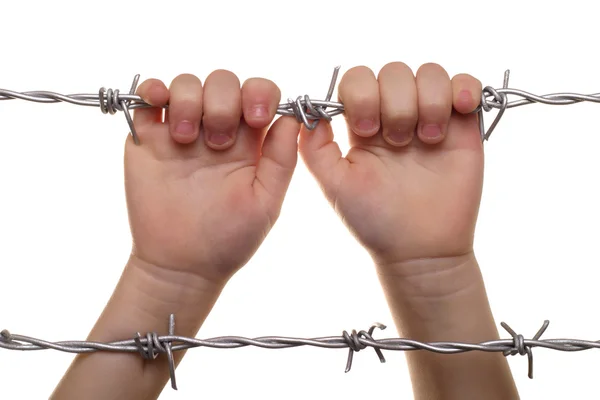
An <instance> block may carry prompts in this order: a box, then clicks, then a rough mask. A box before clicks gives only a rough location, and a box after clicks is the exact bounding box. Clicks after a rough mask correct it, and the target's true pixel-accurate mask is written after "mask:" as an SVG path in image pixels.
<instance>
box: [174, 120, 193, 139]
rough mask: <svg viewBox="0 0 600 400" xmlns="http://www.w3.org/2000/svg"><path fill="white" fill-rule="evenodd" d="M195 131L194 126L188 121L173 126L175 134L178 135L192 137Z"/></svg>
mask: <svg viewBox="0 0 600 400" xmlns="http://www.w3.org/2000/svg"><path fill="white" fill-rule="evenodd" d="M195 130H196V128H195V127H194V124H193V123H191V122H190V121H181V122H180V123H178V124H177V125H176V126H175V133H177V134H178V135H185V136H188V135H192V134H193V133H194V131H195Z"/></svg>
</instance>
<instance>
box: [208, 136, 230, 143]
mask: <svg viewBox="0 0 600 400" xmlns="http://www.w3.org/2000/svg"><path fill="white" fill-rule="evenodd" d="M230 140H231V136H229V135H226V134H224V133H211V134H209V135H208V141H209V142H211V143H212V144H214V145H216V146H222V145H224V144H226V143H228V142H229V141H230Z"/></svg>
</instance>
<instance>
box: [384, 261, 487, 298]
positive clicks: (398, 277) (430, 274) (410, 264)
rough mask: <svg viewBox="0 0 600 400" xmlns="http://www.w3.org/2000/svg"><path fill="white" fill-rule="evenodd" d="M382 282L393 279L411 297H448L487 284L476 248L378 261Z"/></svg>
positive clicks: (407, 296) (399, 288)
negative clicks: (458, 252) (390, 260)
mask: <svg viewBox="0 0 600 400" xmlns="http://www.w3.org/2000/svg"><path fill="white" fill-rule="evenodd" d="M376 269H377V273H378V275H379V277H380V279H381V280H382V282H386V281H389V282H392V283H393V285H394V287H395V288H397V289H398V290H401V291H402V292H403V295H404V296H405V297H406V298H407V299H411V298H412V299H413V300H414V301H418V300H419V299H427V301H430V302H431V301H434V300H435V299H439V300H442V301H446V300H448V298H451V297H453V296H454V295H457V294H459V293H461V292H464V291H468V290H469V288H472V287H473V286H477V285H483V280H482V276H481V270H480V269H479V264H478V263H477V260H476V258H475V254H474V253H473V251H472V250H471V251H469V252H466V253H463V254H458V255H452V256H443V257H421V258H416V259H411V260H404V261H401V262H393V263H376Z"/></svg>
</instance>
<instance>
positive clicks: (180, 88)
mask: <svg viewBox="0 0 600 400" xmlns="http://www.w3.org/2000/svg"><path fill="white" fill-rule="evenodd" d="M170 92H171V99H170V101H169V118H168V123H169V131H170V132H171V137H172V138H173V139H174V140H175V141H176V142H178V143H184V144H185V143H192V142H194V141H195V140H196V139H197V138H198V135H199V133H200V121H201V119H202V103H203V100H202V82H201V81H200V79H198V78H197V77H196V76H194V75H191V74H181V75H179V76H177V77H176V78H175V79H174V80H173V82H171V86H170Z"/></svg>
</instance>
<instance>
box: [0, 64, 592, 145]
mask: <svg viewBox="0 0 600 400" xmlns="http://www.w3.org/2000/svg"><path fill="white" fill-rule="evenodd" d="M339 70H340V66H337V67H335V68H334V70H333V75H332V77H331V81H330V84H329V90H328V91H327V94H326V96H325V100H313V99H311V98H310V97H309V96H308V95H304V96H298V97H297V98H296V99H291V98H290V99H288V101H287V103H282V104H279V106H278V107H277V111H276V113H277V114H278V115H285V116H294V117H296V119H297V120H298V122H301V123H303V124H304V125H305V126H306V128H307V129H309V130H313V129H314V128H316V126H317V124H318V123H319V121H320V120H327V121H331V120H332V119H333V117H335V116H336V115H340V114H343V113H344V105H343V104H342V103H340V102H336V101H331V97H332V95H333V92H334V90H335V85H336V82H337V78H338V74H339ZM509 76H510V70H506V71H505V73H504V84H503V85H502V87H501V88H499V89H494V88H493V87H491V86H486V87H485V88H483V90H482V92H481V103H480V105H479V106H478V107H477V108H476V109H475V110H474V111H473V113H477V114H478V117H479V129H480V134H481V139H482V141H487V140H489V138H490V136H491V134H492V132H493V131H494V129H495V128H496V126H497V125H498V122H499V121H500V119H501V118H502V116H503V115H504V112H505V111H506V110H507V109H509V108H514V107H519V106H523V105H526V104H532V103H542V104H548V105H568V104H575V103H579V102H583V101H588V102H593V103H600V93H594V94H579V93H568V92H565V93H551V94H546V95H542V96H539V95H535V94H532V93H529V92H526V91H524V90H519V89H510V88H509V87H508V81H509ZM139 79H140V75H139V74H138V75H135V76H134V78H133V83H132V85H131V88H130V90H129V92H128V93H127V94H121V93H120V92H119V90H113V89H106V88H104V87H102V88H100V90H99V91H98V93H97V94H70V95H64V94H60V93H56V92H51V91H29V92H16V91H12V90H7V89H0V101H1V100H13V99H20V100H26V101H31V102H38V103H59V102H66V103H71V104H75V105H80V106H89V107H97V108H99V109H100V110H101V111H102V113H103V114H111V115H114V114H116V113H117V112H118V111H121V112H123V113H124V114H125V118H126V120H127V124H128V125H129V129H130V133H131V135H132V137H133V140H134V142H135V143H136V144H140V142H139V138H138V135H137V132H136V129H135V126H134V124H133V119H132V117H131V112H130V111H131V110H135V109H136V108H146V107H152V106H151V105H150V104H148V103H146V102H145V101H144V100H143V99H142V98H141V97H140V96H138V95H136V94H135V91H136V89H137V85H138V82H139ZM509 95H513V96H517V97H519V99H517V100H513V101H508V96H509ZM164 108H168V104H167V105H165V106H164ZM493 109H497V110H498V114H497V115H496V117H495V119H494V120H493V121H492V123H491V125H490V127H489V128H488V130H487V131H486V130H485V127H484V118H483V116H484V114H483V112H484V111H486V112H489V111H491V110H493Z"/></svg>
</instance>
